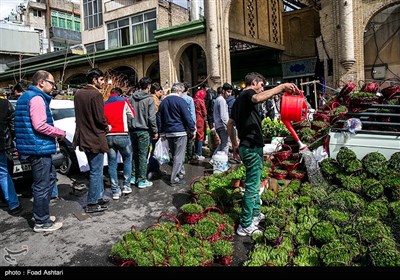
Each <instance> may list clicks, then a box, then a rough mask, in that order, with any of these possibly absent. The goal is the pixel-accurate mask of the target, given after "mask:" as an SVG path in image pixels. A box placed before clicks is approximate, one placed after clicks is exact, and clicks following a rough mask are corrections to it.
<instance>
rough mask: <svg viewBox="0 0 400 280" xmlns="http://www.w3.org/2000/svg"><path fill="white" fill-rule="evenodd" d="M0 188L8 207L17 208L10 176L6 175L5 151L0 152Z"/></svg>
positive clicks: (16, 198)
mask: <svg viewBox="0 0 400 280" xmlns="http://www.w3.org/2000/svg"><path fill="white" fill-rule="evenodd" d="M0 186H1V190H2V191H3V194H4V198H5V199H6V201H7V203H8V207H9V208H10V209H14V208H16V207H18V205H19V201H18V196H17V193H16V192H15V188H14V183H13V181H12V179H11V176H10V174H9V173H8V168H7V156H6V152H5V151H1V152H0Z"/></svg>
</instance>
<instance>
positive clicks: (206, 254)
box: [110, 207, 234, 266]
mask: <svg viewBox="0 0 400 280" xmlns="http://www.w3.org/2000/svg"><path fill="white" fill-rule="evenodd" d="M187 209H189V207H186V210H187ZM214 209H218V208H214V207H211V208H208V209H205V210H203V212H202V213H200V214H201V217H200V219H198V220H196V221H195V222H191V223H185V222H184V221H185V220H183V221H182V220H180V219H179V218H177V217H175V216H172V215H169V214H162V215H161V216H160V218H159V220H158V222H157V223H156V224H154V225H152V226H150V227H148V228H147V229H145V230H143V231H137V230H136V229H135V228H134V227H133V228H132V229H131V231H129V232H126V233H125V234H124V235H123V237H122V239H121V240H120V241H119V242H118V243H117V244H115V245H114V246H113V247H112V249H111V254H110V260H111V261H112V262H113V263H114V264H116V265H120V266H209V265H212V264H213V263H214V262H217V263H220V264H222V265H228V264H229V263H230V262H231V260H232V256H233V243H232V240H233V234H234V230H233V225H232V224H233V222H232V220H231V219H230V218H229V217H227V216H225V215H224V214H223V213H222V211H220V210H219V209H218V211H219V212H213V210H214ZM186 210H185V211H186ZM163 217H169V218H171V219H172V221H160V219H161V218H163Z"/></svg>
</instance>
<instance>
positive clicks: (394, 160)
mask: <svg viewBox="0 0 400 280" xmlns="http://www.w3.org/2000/svg"><path fill="white" fill-rule="evenodd" d="M388 166H389V167H390V168H392V169H394V170H400V152H395V153H393V154H392V155H391V157H390V159H389V161H388Z"/></svg>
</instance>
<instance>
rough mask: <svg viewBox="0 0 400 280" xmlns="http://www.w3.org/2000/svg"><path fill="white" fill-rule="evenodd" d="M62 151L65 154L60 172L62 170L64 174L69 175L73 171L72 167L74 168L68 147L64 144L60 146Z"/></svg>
mask: <svg viewBox="0 0 400 280" xmlns="http://www.w3.org/2000/svg"><path fill="white" fill-rule="evenodd" d="M60 152H61V153H62V154H63V156H64V159H63V162H62V164H61V166H60V169H59V170H58V172H60V173H61V174H63V175H68V174H69V173H70V172H71V169H72V159H71V156H70V155H69V153H68V150H67V148H66V147H64V146H61V147H60Z"/></svg>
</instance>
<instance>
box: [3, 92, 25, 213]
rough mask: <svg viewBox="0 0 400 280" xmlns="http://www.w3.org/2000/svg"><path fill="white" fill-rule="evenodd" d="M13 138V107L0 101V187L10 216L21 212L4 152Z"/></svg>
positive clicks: (5, 101) (10, 146)
mask: <svg viewBox="0 0 400 280" xmlns="http://www.w3.org/2000/svg"><path fill="white" fill-rule="evenodd" d="M14 136H15V132H14V107H13V106H12V105H11V103H10V101H8V100H7V99H0V185H1V189H2V191H3V195H4V198H5V200H6V201H7V203H8V207H9V209H10V214H12V215H15V214H18V213H19V212H21V210H22V206H21V205H20V204H19V201H18V196H17V193H16V192H15V188H14V184H13V181H12V179H11V176H10V174H9V173H8V167H7V155H6V151H7V150H8V149H10V148H12V141H13V138H14Z"/></svg>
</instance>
